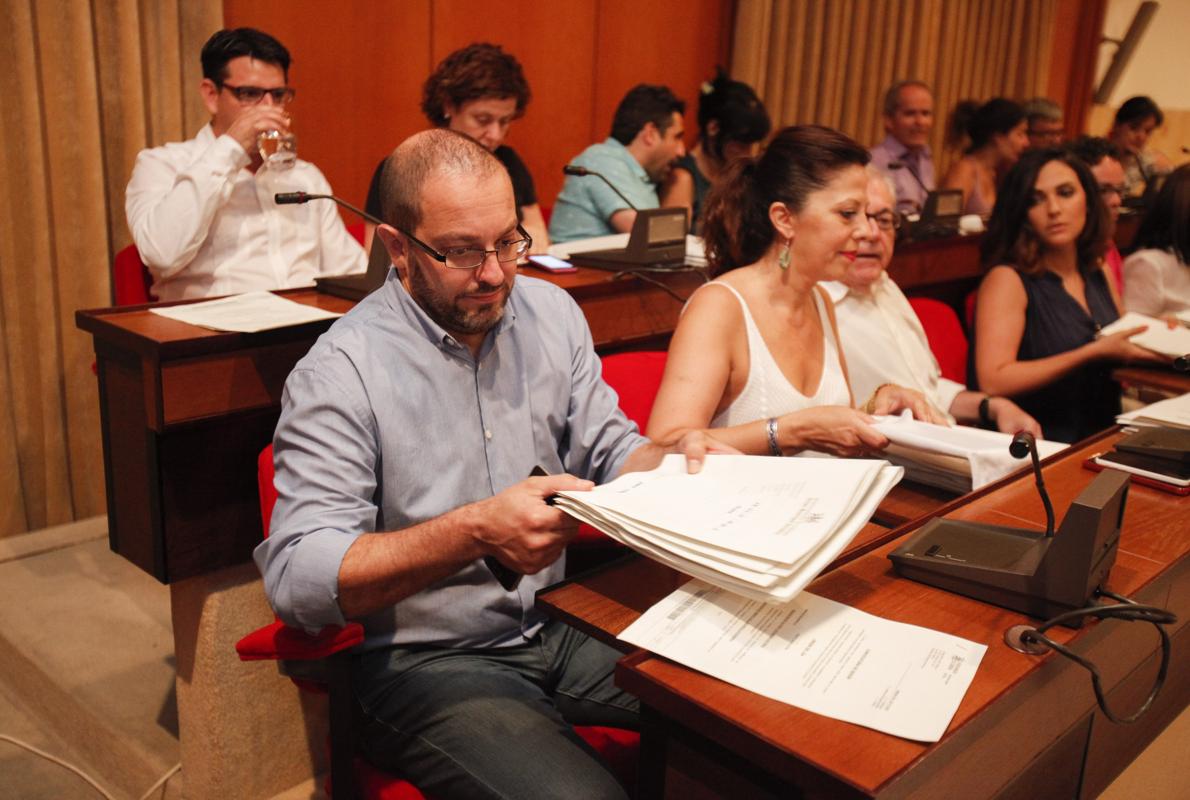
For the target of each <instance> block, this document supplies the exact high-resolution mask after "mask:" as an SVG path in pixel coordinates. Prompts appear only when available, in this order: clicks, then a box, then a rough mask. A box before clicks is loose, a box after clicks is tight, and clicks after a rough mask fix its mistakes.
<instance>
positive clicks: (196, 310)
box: [149, 292, 343, 333]
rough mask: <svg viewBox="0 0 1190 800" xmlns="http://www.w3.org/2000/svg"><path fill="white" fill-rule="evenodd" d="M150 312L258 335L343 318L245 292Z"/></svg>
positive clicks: (333, 313) (200, 325)
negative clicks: (260, 332) (262, 332)
mask: <svg viewBox="0 0 1190 800" xmlns="http://www.w3.org/2000/svg"><path fill="white" fill-rule="evenodd" d="M149 310H150V311H152V312H153V313H154V314H160V315H161V316H163V317H169V318H170V319H176V320H178V321H179V322H188V323H190V324H191V325H198V326H199V327H202V328H210V329H211V330H215V331H235V332H237V333H256V332H257V331H267V330H272V329H273V328H287V327H289V326H290V325H301V324H303V323H306V322H315V321H317V320H320V319H334V318H335V317H341V316H343V315H342V314H339V313H337V312H335V311H325V310H323V309H321V308H315V307H314V306H307V305H303V304H302V303H295V302H294V301H292V300H286V299H285V298H284V297H278V296H277V295H275V294H273V293H272V292H246V293H244V294H236V295H232V296H231V297H221V298H219V299H218V300H206V301H204V302H202V303H188V304H186V305H181V306H166V307H165V308H150V309H149Z"/></svg>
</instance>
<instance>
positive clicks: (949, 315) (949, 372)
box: [909, 297, 967, 386]
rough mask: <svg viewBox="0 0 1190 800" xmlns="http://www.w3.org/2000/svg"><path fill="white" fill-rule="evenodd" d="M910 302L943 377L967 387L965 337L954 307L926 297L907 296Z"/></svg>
mask: <svg viewBox="0 0 1190 800" xmlns="http://www.w3.org/2000/svg"><path fill="white" fill-rule="evenodd" d="M909 305H911V306H913V311H914V312H915V313H916V314H917V318H918V319H919V320H921V326H922V327H923V328H925V330H926V339H927V340H928V341H929V343H930V350H932V351H933V353H934V358H936V359H938V366H939V367H941V368H942V376H943V377H945V378H950V379H951V380H952V381H958V382H959V383H961V384H963V385H964V386H966V385H967V336H966V335H965V334H964V333H963V326H962V325H961V324H960V323H959V317H958V315H957V314H955V313H954V309H952V308H951V307H950V306H948V305H947V304H946V303H943V302H941V301H940V300H932V299H930V298H928V297H910V298H909Z"/></svg>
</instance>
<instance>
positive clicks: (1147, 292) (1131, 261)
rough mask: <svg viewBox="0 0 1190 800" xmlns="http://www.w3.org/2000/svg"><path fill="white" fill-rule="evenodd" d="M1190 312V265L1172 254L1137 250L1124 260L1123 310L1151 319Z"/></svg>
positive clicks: (1165, 251)
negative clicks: (1188, 310)
mask: <svg viewBox="0 0 1190 800" xmlns="http://www.w3.org/2000/svg"><path fill="white" fill-rule="evenodd" d="M1188 308H1190V264H1183V263H1182V262H1181V261H1179V260H1178V257H1177V255H1175V254H1174V253H1173V252H1171V251H1169V250H1137V251H1136V252H1135V253H1133V254H1132V255H1130V256H1128V258H1126V259H1124V310H1125V311H1137V312H1139V313H1141V314H1148V315H1149V316H1150V317H1163V316H1166V315H1169V314H1177V313H1178V312H1180V311H1185V310H1186V309H1188Z"/></svg>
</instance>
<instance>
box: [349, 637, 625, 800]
mask: <svg viewBox="0 0 1190 800" xmlns="http://www.w3.org/2000/svg"><path fill="white" fill-rule="evenodd" d="M622 655H623V654H622V653H620V652H619V651H617V650H614V649H613V648H611V647H608V646H607V645H605V644H602V643H600V642H598V641H596V640H594V639H591V638H590V637H588V636H586V635H584V634H581V633H579V632H578V631H576V630H574V629H573V628H571V627H569V626H567V625H565V624H563V623H560V622H549V623H547V624H546V625H545V627H544V628H542V630H541V632H540V633H538V634H537V636H535V637H534V638H533V640H532V641H530V642H528V643H526V644H523V645H518V646H516V647H509V648H499V649H495V648H493V649H482V650H449V649H440V648H428V647H392V648H388V649H381V650H377V651H373V652H369V653H364V654H363V655H362V656H360V657H359V659H357V667H356V668H357V674H356V676H355V685H356V687H357V688H356V695H357V698H358V700H359V703H360V706H361V708H362V710H363V725H362V729H361V731H360V745H361V748H362V750H363V753H364V755H365V756H366V757H367V758H368V760H369V761H371V762H372V763H373V764H375V765H376V766H378V767H380V768H382V769H386V770H389V771H392V772H394V773H396V774H399V775H402V776H404V777H406V778H408V779H409V780H410V781H411V782H412V783H413V784H414V785H415V786H417V787H418V789H420V790H421V791H422V792H424V793H425V794H427V795H429V796H431V797H436V798H464V797H479V798H516V799H517V800H520V798H536V797H540V798H577V797H582V798H619V799H620V800H623V799H624V798H626V797H627V795H626V794H625V791H624V788H623V787H621V786H620V784H619V783H618V782H617V781H616V778H615V776H613V775H612V774H611V772H610V771H609V770H608V768H607V767H606V766H605V765H604V764H603V762H602V761H601V760H600V759H599V756H598V755H597V754H596V753H595V751H594V750H592V748H591V747H590V746H589V745H588V744H587V743H586V742H585V741H583V739H582V738H581V737H579V736H578V734H576V733H575V732H574V730H573V728H572V727H571V726H572V725H609V726H613V727H617V728H629V729H633V730H635V729H637V728H639V725H640V722H639V717H638V703H637V701H636V699H635V698H634V697H632V696H630V695H628V694H625V693H624V692H622V691H620V690H619V689H617V688H616V687H615V686H614V685H613V683H612V670H613V667H614V665H615V663H616V661H617V660H619V658H620V657H621V656H622Z"/></svg>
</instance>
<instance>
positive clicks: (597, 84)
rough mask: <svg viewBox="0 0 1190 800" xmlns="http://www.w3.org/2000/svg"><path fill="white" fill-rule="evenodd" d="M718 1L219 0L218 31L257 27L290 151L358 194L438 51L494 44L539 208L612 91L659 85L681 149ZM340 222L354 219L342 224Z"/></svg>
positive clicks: (413, 117) (415, 126)
mask: <svg viewBox="0 0 1190 800" xmlns="http://www.w3.org/2000/svg"><path fill="white" fill-rule="evenodd" d="M732 6H733V4H732V2H731V0H690V2H687V3H683V4H682V5H681V6H676V5H671V4H660V3H658V4H646V3H632V2H628V0H562V2H555V3H538V2H533V1H532V0H509V1H508V2H504V3H500V4H493V3H490V2H479V0H402V1H401V2H400V3H396V2H382V1H381V0H355V1H354V2H345V3H338V4H334V5H328V4H325V3H319V2H314V0H224V4H223V8H224V24H225V25H226V26H227V27H239V26H251V27H256V28H260V29H261V30H265V31H268V32H269V33H271V34H273V35H274V36H276V37H277V38H278V39H280V40H281V41H282V42H284V43H285V46H286V47H288V48H289V50H290V53H291V54H292V56H293V66H292V68H291V69H290V79H291V81H292V83H293V85H294V86H295V87H296V88H297V89H298V100H297V101H296V102H295V103H294V106H293V111H294V117H295V128H296V130H297V133H298V137H299V141H298V152H300V153H301V155H302V157H303V158H306V159H308V160H310V161H312V162H314V163H315V164H317V165H318V166H319V168H321V169H322V171H323V172H324V173H325V174H326V176H327V179H328V180H329V181H330V182H331V185H332V186H333V187H334V189H335V193H336V194H338V195H339V196H341V197H343V198H345V199H347V200H349V201H351V202H354V203H360V204H362V203H363V200H364V197H365V196H366V194H367V190H368V182H369V180H370V179H371V176H372V171H373V170H374V169H375V167H376V164H377V162H378V161H379V160H380V159H381V158H383V157H384V156H385V155H386V154H387V153H388V152H390V151H391V150H392V148H393V147H394V146H396V144H397V143H399V142H400V141H401V140H402V139H404V138H405V137H406V136H408V135H409V134H411V133H414V132H416V131H418V130H421V129H423V128H424V127H426V124H427V123H426V120H425V117H423V116H422V113H421V109H420V104H421V88H422V84H423V83H424V81H425V79H426V76H427V75H428V74H429V72H430V70H431V69H433V67H434V65H435V64H437V63H438V61H439V60H441V59H442V58H443V57H444V56H446V55H447V54H448V53H450V52H451V51H452V50H455V49H457V48H459V47H462V46H464V45H467V44H469V43H471V42H479V41H487V42H493V43H495V44H499V45H501V46H502V47H504V48H505V49H506V50H508V51H509V52H511V53H513V54H515V55H516V57H517V58H518V59H519V60H520V61H521V64H522V65H523V66H524V69H525V76H526V77H527V78H528V80H529V85H530V87H531V89H532V91H533V99H532V101H531V102H530V104H529V108H528V110H527V112H526V114H525V117H524V118H523V119H521V120H520V121H518V122H517V123H515V124H514V125H513V126H512V128H511V131H510V133H509V137H508V143H509V144H510V145H512V146H513V147H515V148H516V150H517V152H518V153H520V155H521V157H522V158H523V159H524V160H525V162H526V163H527V164H528V166H529V169H530V171H531V172H532V173H533V178H534V180H535V181H536V183H537V192H538V197H539V199H540V202H541V203H542V205H544V206H552V205H553V203H554V198H555V196H556V195H557V193H558V190H559V189H560V188H561V186H562V174H561V172H562V165H563V164H565V163H566V162H567V161H569V160H570V158H572V157H573V156H574V155H576V154H577V153H578V152H579V151H581V150H582V149H583V148H584V147H586V146H587V145H588V144H590V143H591V142H594V141H601V140H603V139H604V138H606V137H607V134H608V131H609V130H610V129H611V118H612V113H613V112H614V110H615V107H616V104H617V103H618V102H619V100H620V98H621V97H622V96H623V94H624V92H625V91H626V90H627V89H629V88H631V87H632V86H633V85H635V84H637V83H640V82H642V81H644V82H650V83H665V84H667V85H669V86H670V87H671V88H673V90H674V91H675V92H676V93H677V94H678V95H679V96H681V97H683V98H684V99H685V100H686V101H687V104H688V110H687V123H686V125H687V131H688V132H689V134H688V136H687V141H688V144H693V142H694V139H695V136H696V131H695V114H696V112H697V108H698V86H699V84H700V83H701V82H702V81H704V80H706V79H707V78H709V77H710V76H711V75H712V74H713V72H714V68H715V65H716V64H724V65H726V64H727V61H728V49H729V42H730V36H731V21H732ZM352 221H354V220H352Z"/></svg>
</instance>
